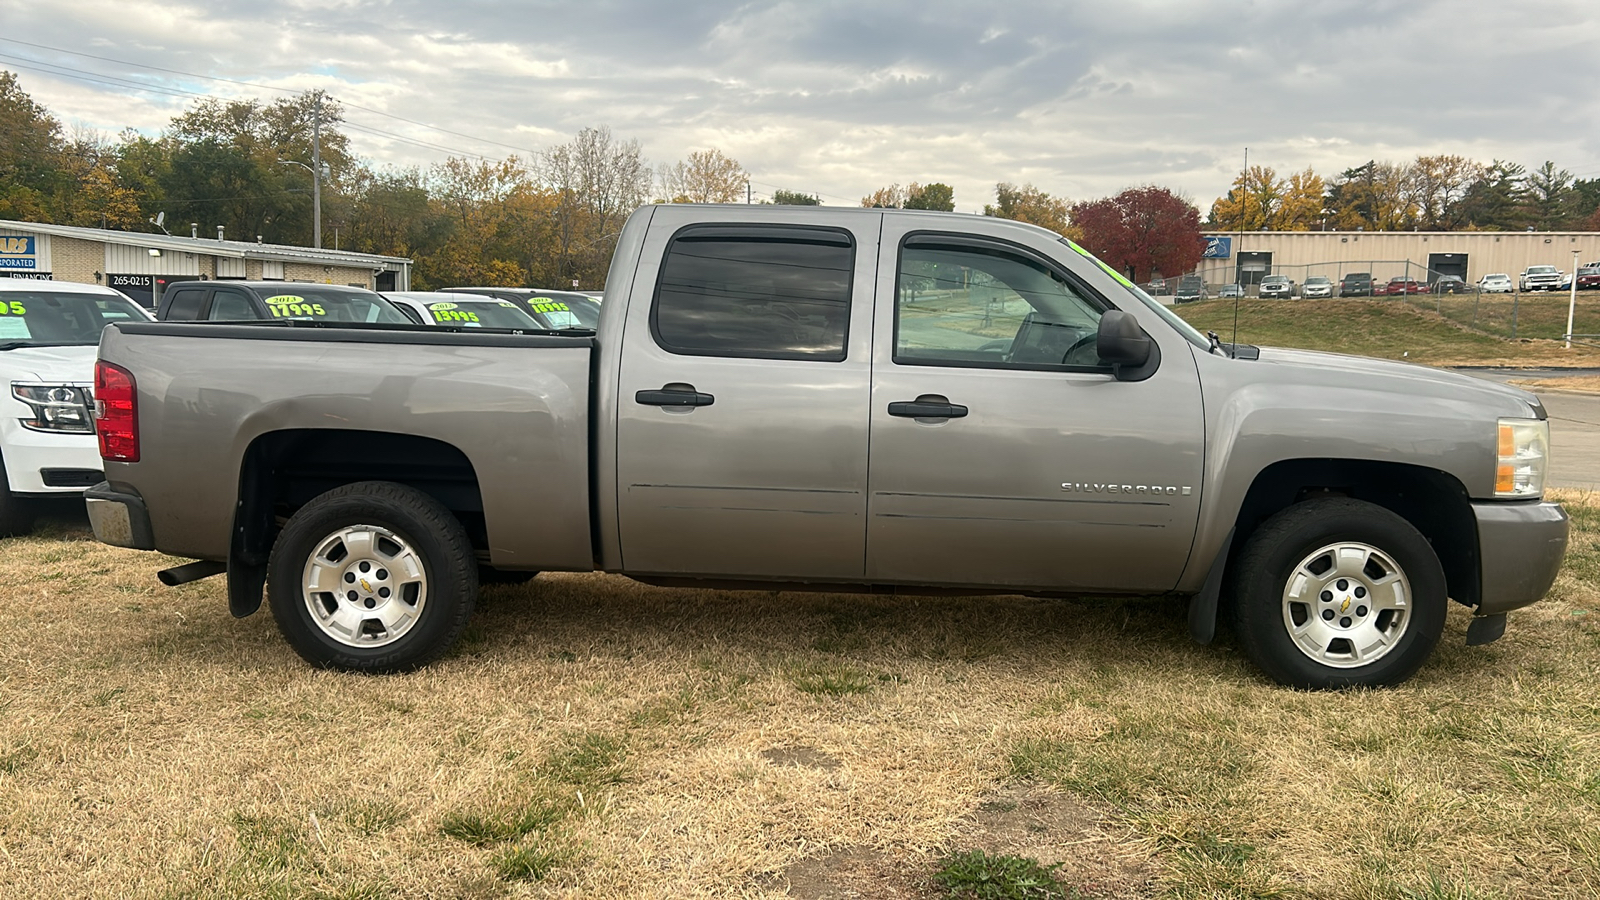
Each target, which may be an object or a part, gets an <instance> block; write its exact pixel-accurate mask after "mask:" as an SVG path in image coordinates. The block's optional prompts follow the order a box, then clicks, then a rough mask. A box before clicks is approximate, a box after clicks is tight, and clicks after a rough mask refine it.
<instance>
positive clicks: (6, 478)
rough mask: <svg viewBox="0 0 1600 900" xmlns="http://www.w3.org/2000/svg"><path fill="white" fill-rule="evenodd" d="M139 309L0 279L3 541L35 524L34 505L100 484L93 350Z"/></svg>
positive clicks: (124, 300) (118, 296)
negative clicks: (111, 328)
mask: <svg viewBox="0 0 1600 900" xmlns="http://www.w3.org/2000/svg"><path fill="white" fill-rule="evenodd" d="M148 321H150V314H149V313H148V312H145V310H144V307H142V306H140V305H139V304H137V303H135V302H133V301H132V300H131V299H129V298H128V297H127V295H125V294H122V293H120V292H118V291H114V290H112V289H111V288H107V287H100V286H98V285H92V284H74V283H72V282H66V281H34V280H31V279H29V280H24V279H12V278H0V391H3V393H0V537H3V536H5V535H11V534H19V533H22V532H25V531H27V530H28V529H29V527H30V526H31V525H32V524H33V516H34V511H35V510H34V502H35V501H36V500H38V499H41V498H46V497H70V496H73V495H76V494H82V493H83V491H84V489H85V488H88V487H92V486H94V485H96V484H98V483H100V482H101V481H103V480H105V473H104V472H103V471H102V467H101V463H100V453H99V448H98V447H97V446H96V444H95V434H94V419H93V416H92V413H91V410H92V408H93V405H94V398H93V396H92V393H91V392H92V387H91V386H92V385H93V383H94V357H95V347H96V346H97V345H98V344H99V343H100V332H101V330H102V329H103V328H105V326H106V325H109V324H111V323H112V322H148Z"/></svg>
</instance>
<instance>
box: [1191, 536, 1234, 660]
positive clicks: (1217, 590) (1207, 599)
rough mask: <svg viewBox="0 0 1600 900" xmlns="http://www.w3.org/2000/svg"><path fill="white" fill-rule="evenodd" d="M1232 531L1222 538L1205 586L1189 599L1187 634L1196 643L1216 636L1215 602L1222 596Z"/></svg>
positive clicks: (1203, 642)
mask: <svg viewBox="0 0 1600 900" xmlns="http://www.w3.org/2000/svg"><path fill="white" fill-rule="evenodd" d="M1233 531H1234V530H1233V529H1232V528H1230V529H1228V536H1227V537H1226V538H1223V540H1222V549H1221V550H1218V551H1217V558H1216V559H1214V560H1212V562H1211V571H1210V573H1209V574H1207V575H1206V583H1205V586H1204V587H1202V588H1200V593H1198V594H1195V595H1194V597H1192V598H1190V600H1189V636H1190V637H1192V638H1194V640H1195V643H1197V644H1209V643H1211V641H1212V639H1213V638H1215V637H1216V636H1217V603H1218V601H1219V600H1220V599H1221V598H1222V575H1223V572H1224V571H1225V570H1226V569H1227V567H1228V551H1229V550H1231V549H1232V548H1233Z"/></svg>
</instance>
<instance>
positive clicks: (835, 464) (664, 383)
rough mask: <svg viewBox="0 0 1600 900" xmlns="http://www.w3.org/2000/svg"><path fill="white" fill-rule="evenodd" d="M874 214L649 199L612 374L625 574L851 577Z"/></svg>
mask: <svg viewBox="0 0 1600 900" xmlns="http://www.w3.org/2000/svg"><path fill="white" fill-rule="evenodd" d="M713 218H714V216H713ZM880 222H881V216H877V215H864V214H862V213H860V212H859V211H858V212H855V213H853V214H851V213H844V212H841V213H839V214H837V215H835V216H833V217H831V218H830V217H827V216H808V217H807V218H806V219H805V220H804V224H803V225H802V224H797V223H796V220H795V218H794V217H792V216H785V215H783V211H782V210H776V211H762V210H760V209H759V208H758V209H752V210H750V211H748V212H744V211H741V212H740V214H739V217H738V221H737V222H731V221H729V222H721V223H718V222H715V221H708V216H707V213H706V212H705V211H702V210H696V209H693V208H679V207H664V208H662V209H659V210H657V211H656V212H655V213H654V218H653V219H652V221H651V225H650V231H649V233H648V234H647V235H646V238H645V245H644V248H643V253H642V254H641V262H640V264H639V266H638V268H637V271H636V273H635V280H634V283H633V284H632V285H631V286H630V293H629V298H630V299H629V301H628V304H629V306H628V310H627V315H626V318H625V320H624V334H623V338H622V345H623V346H624V347H625V348H626V352H624V353H623V354H622V362H621V370H620V375H619V377H620V382H619V388H620V390H619V392H618V405H619V409H618V414H617V424H616V428H617V435H616V446H617V472H616V478H617V492H618V500H617V506H618V509H617V515H618V526H619V531H620V534H619V536H620V547H621V553H622V563H623V567H624V568H625V570H626V571H628V572H629V573H630V574H654V575H679V576H694V575H710V576H718V577H722V578H740V577H748V578H752V579H772V578H777V579H786V578H787V579H817V580H835V581H859V580H860V579H861V577H862V575H863V573H864V569H865V563H864V558H863V557H864V546H865V542H866V537H865V516H866V487H867V421H868V397H869V391H870V387H871V360H870V356H871V342H872V299H873V287H874V281H873V272H874V267H875V265H876V259H877V255H878V227H879V224H880ZM602 477H603V476H602Z"/></svg>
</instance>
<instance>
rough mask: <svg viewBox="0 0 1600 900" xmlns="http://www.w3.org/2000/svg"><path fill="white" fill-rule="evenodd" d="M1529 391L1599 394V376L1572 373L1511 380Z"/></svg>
mask: <svg viewBox="0 0 1600 900" xmlns="http://www.w3.org/2000/svg"><path fill="white" fill-rule="evenodd" d="M1511 383H1512V384H1515V385H1519V386H1521V387H1525V388H1527V389H1528V390H1530V391H1554V392H1556V393H1558V394H1600V377H1596V376H1593V375H1572V376H1569V377H1565V378H1524V379H1520V380H1515V381H1512V382H1511Z"/></svg>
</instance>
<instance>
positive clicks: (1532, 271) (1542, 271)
mask: <svg viewBox="0 0 1600 900" xmlns="http://www.w3.org/2000/svg"><path fill="white" fill-rule="evenodd" d="M1555 270H1556V267H1555V266H1529V267H1528V274H1529V275H1550V274H1552V273H1554V272H1555Z"/></svg>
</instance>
